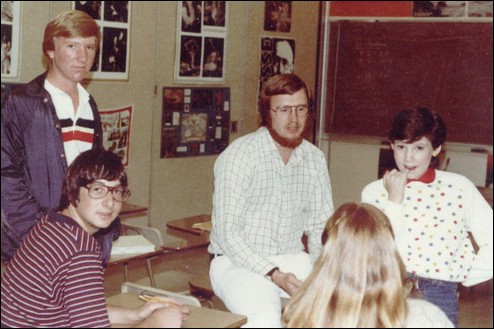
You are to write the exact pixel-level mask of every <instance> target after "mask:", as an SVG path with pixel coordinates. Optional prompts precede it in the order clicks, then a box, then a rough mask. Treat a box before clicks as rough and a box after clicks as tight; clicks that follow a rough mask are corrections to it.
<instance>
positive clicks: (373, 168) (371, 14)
mask: <svg viewBox="0 0 494 329" xmlns="http://www.w3.org/2000/svg"><path fill="white" fill-rule="evenodd" d="M324 5H325V7H324V8H323V10H324V13H325V15H326V16H325V23H326V27H329V22H331V21H336V20H355V21H365V22H378V21H381V22H382V21H399V22H415V23H417V24H420V23H421V22H444V21H448V22H451V23H452V24H454V23H455V22H458V23H464V22H472V21H475V22H490V23H492V17H488V18H465V17H436V18H424V17H420V18H418V17H412V8H413V2H412V1H325V2H324ZM326 6H329V7H326ZM326 32H327V33H328V35H327V38H329V33H331V31H330V30H329V29H328V30H327V31H326ZM321 56H324V53H322V54H321ZM411 60H412V59H411ZM332 87H333V86H331V85H328V86H326V88H332ZM330 101H331V100H330V99H327V102H330ZM491 110H492V109H491ZM321 118H322V119H321V120H330V118H327V117H324V113H322V112H321ZM369 124H372V123H369ZM490 133H491V134H492V132H490ZM319 136H320V137H319V140H318V146H319V147H320V148H321V149H322V150H323V152H325V153H326V154H327V157H328V162H329V172H330V177H331V185H332V188H333V199H334V204H335V206H336V207H337V206H339V205H341V204H342V203H344V202H348V201H356V202H358V201H360V193H361V191H362V189H363V188H364V187H365V186H366V185H367V184H368V183H370V182H371V181H374V180H376V179H377V178H378V166H379V153H380V151H381V150H382V149H389V146H388V145H387V141H386V140H385V139H383V138H376V137H362V136H360V137H356V136H350V135H344V134H324V133H322V132H320V134H319ZM472 149H473V150H476V152H472ZM479 150H481V151H482V152H481V153H479V152H478V151H479ZM492 151H493V150H492V145H467V144H458V143H446V144H445V146H444V147H443V152H442V155H441V158H440V159H441V160H442V161H441V163H440V166H439V168H440V169H444V168H446V169H447V170H448V171H452V172H457V173H460V174H462V175H465V176H466V177H468V178H469V179H470V180H471V181H472V182H474V183H475V184H476V185H477V186H484V185H485V183H486V172H487V163H488V162H489V160H488V156H489V154H490V156H491V160H490V162H489V163H490V166H491V174H490V175H491V176H492ZM447 159H449V161H447ZM446 162H447V163H448V165H446Z"/></svg>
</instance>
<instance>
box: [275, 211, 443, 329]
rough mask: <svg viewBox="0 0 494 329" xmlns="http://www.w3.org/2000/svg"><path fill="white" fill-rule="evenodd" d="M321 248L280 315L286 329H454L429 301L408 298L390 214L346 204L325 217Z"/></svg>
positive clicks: (403, 270)
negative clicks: (311, 268) (313, 263)
mask: <svg viewBox="0 0 494 329" xmlns="http://www.w3.org/2000/svg"><path fill="white" fill-rule="evenodd" d="M323 243H324V248H323V250H322V253H321V255H320V256H319V258H318V260H317V261H316V263H315V265H314V269H313V271H312V273H311V275H310V276H309V277H308V278H307V280H306V281H305V282H304V283H303V285H302V286H301V287H300V289H299V290H298V291H297V292H296V293H295V295H294V296H293V297H292V298H291V300H290V302H289V303H288V305H287V306H286V308H285V312H284V314H283V322H284V324H285V325H286V326H287V327H289V328H310V327H312V328H322V327H326V328H345V327H346V328H352V327H353V328H379V327H384V328H392V327H402V328H403V327H408V328H413V327H422V326H424V327H436V328H446V327H449V328H452V327H453V324H452V323H451V322H450V321H449V320H448V318H447V317H446V315H444V313H443V312H442V311H441V310H440V309H439V308H437V307H436V306H434V305H432V304H431V303H429V302H427V301H425V300H419V299H407V298H406V295H407V294H406V291H405V289H404V283H405V280H406V272H405V267H404V265H403V262H402V261H401V258H400V255H399V253H398V250H397V249H396V246H395V242H394V237H393V232H392V229H391V225H390V223H389V220H388V218H387V217H386V215H384V213H383V212H381V211H380V210H379V209H377V208H376V207H374V206H372V205H369V204H365V203H362V204H356V203H346V204H344V205H342V206H340V207H339V208H338V209H337V210H336V211H335V213H334V214H333V216H331V218H330V219H329V220H328V222H327V224H326V228H325V231H324V234H323Z"/></svg>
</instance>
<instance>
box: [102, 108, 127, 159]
mask: <svg viewBox="0 0 494 329" xmlns="http://www.w3.org/2000/svg"><path fill="white" fill-rule="evenodd" d="M132 108H133V106H132V105H128V106H124V107H122V108H119V109H114V110H102V111H100V114H101V124H102V126H103V147H104V148H105V150H108V151H112V152H113V153H115V154H116V155H118V156H119V157H120V158H121V159H122V164H123V165H124V166H127V165H128V164H129V152H130V122H131V119H132Z"/></svg>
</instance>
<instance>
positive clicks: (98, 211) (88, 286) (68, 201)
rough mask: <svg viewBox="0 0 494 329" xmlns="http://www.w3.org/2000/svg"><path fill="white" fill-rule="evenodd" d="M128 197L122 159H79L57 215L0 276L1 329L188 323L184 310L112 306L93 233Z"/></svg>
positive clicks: (90, 154)
mask: <svg viewBox="0 0 494 329" xmlns="http://www.w3.org/2000/svg"><path fill="white" fill-rule="evenodd" d="M129 196H130V191H129V189H128V187H127V176H126V174H125V171H124V167H123V165H122V162H121V159H120V158H119V157H118V156H117V155H115V154H113V153H112V152H109V151H104V150H100V149H96V150H90V151H86V152H84V153H81V154H80V155H79V156H78V157H77V158H76V159H75V160H74V162H73V163H72V164H71V166H70V167H69V169H68V173H67V175H66V177H65V180H64V183H63V192H62V198H61V201H60V208H59V210H58V211H57V212H49V213H48V214H47V215H45V216H44V217H43V218H42V219H41V221H39V222H38V223H37V224H36V225H35V227H34V228H33V229H32V230H31V231H30V233H29V234H28V236H27V237H26V239H25V240H24V241H23V243H22V244H21V247H20V248H19V249H18V250H17V252H16V253H15V254H14V257H13V258H12V259H11V261H10V262H9V264H8V266H7V269H6V272H5V273H4V274H3V275H2V288H1V291H2V293H1V295H2V300H1V305H2V315H1V324H2V328H4V327H20V328H28V327H45V328H74V327H84V328H93V327H109V326H110V324H117V323H120V324H127V325H133V326H135V325H137V326H142V327H144V328H148V327H164V326H171V327H178V326H180V325H181V324H182V321H183V320H184V317H185V316H186V314H187V313H188V309H187V308H185V307H176V308H175V307H166V306H165V305H164V304H157V303H147V304H144V305H143V306H142V307H140V308H138V309H126V308H120V307H116V306H111V305H106V302H105V294H104V286H103V263H102V253H101V247H100V245H99V243H98V242H97V241H96V239H95V238H94V237H93V235H94V234H95V233H96V232H98V231H99V230H101V229H104V228H107V227H108V226H110V225H111V223H112V222H113V221H114V220H115V218H116V217H117V215H118V213H119V212H120V210H121V208H122V202H123V201H126V200H127V199H128V197H129Z"/></svg>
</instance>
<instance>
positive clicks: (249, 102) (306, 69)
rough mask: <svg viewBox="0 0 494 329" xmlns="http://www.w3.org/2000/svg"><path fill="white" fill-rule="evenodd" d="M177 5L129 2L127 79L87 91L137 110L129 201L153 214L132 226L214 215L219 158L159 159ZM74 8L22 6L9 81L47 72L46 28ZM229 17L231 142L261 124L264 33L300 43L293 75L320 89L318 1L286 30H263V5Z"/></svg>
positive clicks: (106, 103)
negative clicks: (15, 67) (15, 72)
mask: <svg viewBox="0 0 494 329" xmlns="http://www.w3.org/2000/svg"><path fill="white" fill-rule="evenodd" d="M177 3H179V2H175V1H167V2H161V1H139V2H132V15H131V28H130V29H131V40H130V47H131V48H130V77H129V80H128V81H99V80H98V81H97V80H93V81H90V82H89V85H88V86H87V88H88V90H89V92H90V93H91V94H92V95H93V96H94V97H95V99H96V101H97V103H98V106H99V108H100V109H113V108H119V107H122V106H125V105H128V104H133V105H134V113H133V115H132V123H131V133H130V136H131V141H130V142H131V145H130V148H131V149H130V155H129V156H130V157H129V165H128V167H127V172H128V175H129V180H130V188H131V190H132V196H131V199H130V200H129V202H131V203H135V204H139V205H144V206H148V207H149V215H148V216H147V217H142V218H139V219H134V220H132V221H133V222H135V223H138V224H147V223H148V222H149V223H150V224H151V226H153V227H157V228H162V229H164V227H165V224H166V222H167V221H169V220H172V219H177V218H182V217H187V216H192V215H196V214H201V213H210V212H211V209H212V205H211V199H212V192H213V165H214V161H215V160H216V156H200V157H188V158H167V159H160V152H159V151H160V130H161V103H162V100H161V90H162V88H163V87H164V86H174V85H175V84H174V83H173V74H174V73H173V72H174V65H175V46H176V44H175V41H176V32H177V30H176V26H177ZM70 6H71V2H69V1H61V2H55V1H29V2H27V1H26V2H21V32H20V34H21V36H20V37H21V46H20V73H19V77H18V78H15V79H8V80H6V81H8V82H28V81H30V80H31V79H32V78H34V77H35V76H37V75H38V74H40V73H41V72H43V71H44V67H43V62H42V51H41V42H42V38H43V32H44V28H45V26H46V24H47V23H48V21H49V20H51V19H52V18H53V17H54V16H56V15H57V14H58V13H59V12H60V11H63V10H67V9H70ZM228 15H229V17H228V20H229V22H228V33H227V58H226V66H227V69H226V72H227V73H226V82H225V83H224V84H222V85H215V86H224V87H230V88H231V90H230V93H231V95H230V99H231V105H230V108H231V120H235V121H237V122H238V132H237V133H235V134H232V133H231V134H230V141H232V140H234V139H235V138H237V137H239V136H242V135H244V134H246V133H249V132H251V131H253V130H255V129H256V128H257V127H258V121H257V113H256V102H257V86H258V78H259V57H260V55H259V40H260V37H261V36H268V37H284V38H293V39H295V42H296V57H295V73H296V74H298V75H300V76H301V77H302V78H303V79H305V80H306V81H308V83H309V85H310V86H311V88H314V87H315V83H316V57H317V49H316V48H317V33H318V23H319V18H318V17H319V16H318V15H319V2H316V1H314V2H303V1H293V2H292V25H291V32H289V33H277V32H265V31H264V30H263V19H264V1H254V2H248V3H247V2H244V1H229V12H228ZM2 80H3V79H2ZM180 86H183V84H182V85H180ZM188 86H192V87H193V86H198V85H192V84H189V85H188ZM155 88H156V91H157V94H155Z"/></svg>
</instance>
